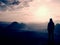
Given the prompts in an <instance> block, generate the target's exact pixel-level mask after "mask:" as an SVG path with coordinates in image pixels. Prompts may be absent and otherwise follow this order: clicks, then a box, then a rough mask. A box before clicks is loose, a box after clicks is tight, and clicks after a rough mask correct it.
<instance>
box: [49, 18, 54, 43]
mask: <svg viewBox="0 0 60 45" xmlns="http://www.w3.org/2000/svg"><path fill="white" fill-rule="evenodd" d="M54 27H55V26H54V22H53V20H52V18H50V21H49V23H48V42H49V44H50V43H52V44H54Z"/></svg>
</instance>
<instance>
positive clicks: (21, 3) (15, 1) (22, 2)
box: [0, 0, 32, 11]
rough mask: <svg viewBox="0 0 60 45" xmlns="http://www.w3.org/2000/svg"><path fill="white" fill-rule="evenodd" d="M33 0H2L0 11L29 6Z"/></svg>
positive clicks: (0, 0)
mask: <svg viewBox="0 0 60 45" xmlns="http://www.w3.org/2000/svg"><path fill="white" fill-rule="evenodd" d="M31 1H32V0H0V11H5V10H11V9H17V7H19V8H23V7H27V6H29V4H28V3H29V2H31Z"/></svg>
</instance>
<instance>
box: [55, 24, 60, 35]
mask: <svg viewBox="0 0 60 45" xmlns="http://www.w3.org/2000/svg"><path fill="white" fill-rule="evenodd" d="M55 33H56V34H59V35H60V24H56V26H55Z"/></svg>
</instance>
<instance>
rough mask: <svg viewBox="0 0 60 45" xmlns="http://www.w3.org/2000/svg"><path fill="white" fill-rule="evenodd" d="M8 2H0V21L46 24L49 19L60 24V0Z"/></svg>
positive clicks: (10, 0)
mask: <svg viewBox="0 0 60 45" xmlns="http://www.w3.org/2000/svg"><path fill="white" fill-rule="evenodd" d="M14 1H16V0H8V1H7V3H4V2H3V1H0V21H7V22H13V21H17V22H26V23H30V22H35V23H40V22H48V21H49V18H53V20H54V21H58V22H60V21H59V20H60V0H17V1H19V2H16V3H13V2H14Z"/></svg>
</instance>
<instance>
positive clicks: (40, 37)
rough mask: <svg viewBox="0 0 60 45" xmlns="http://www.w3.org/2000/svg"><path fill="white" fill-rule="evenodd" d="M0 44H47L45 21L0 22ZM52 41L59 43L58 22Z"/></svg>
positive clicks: (59, 30) (59, 28)
mask: <svg viewBox="0 0 60 45" xmlns="http://www.w3.org/2000/svg"><path fill="white" fill-rule="evenodd" d="M0 41H1V43H0V44H3V45H5V44H6V45H48V44H47V43H48V34H47V23H44V24H43V23H41V24H33V23H30V24H26V23H18V22H0ZM54 43H55V45H57V44H58V45H60V24H56V27H55V32H54Z"/></svg>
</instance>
